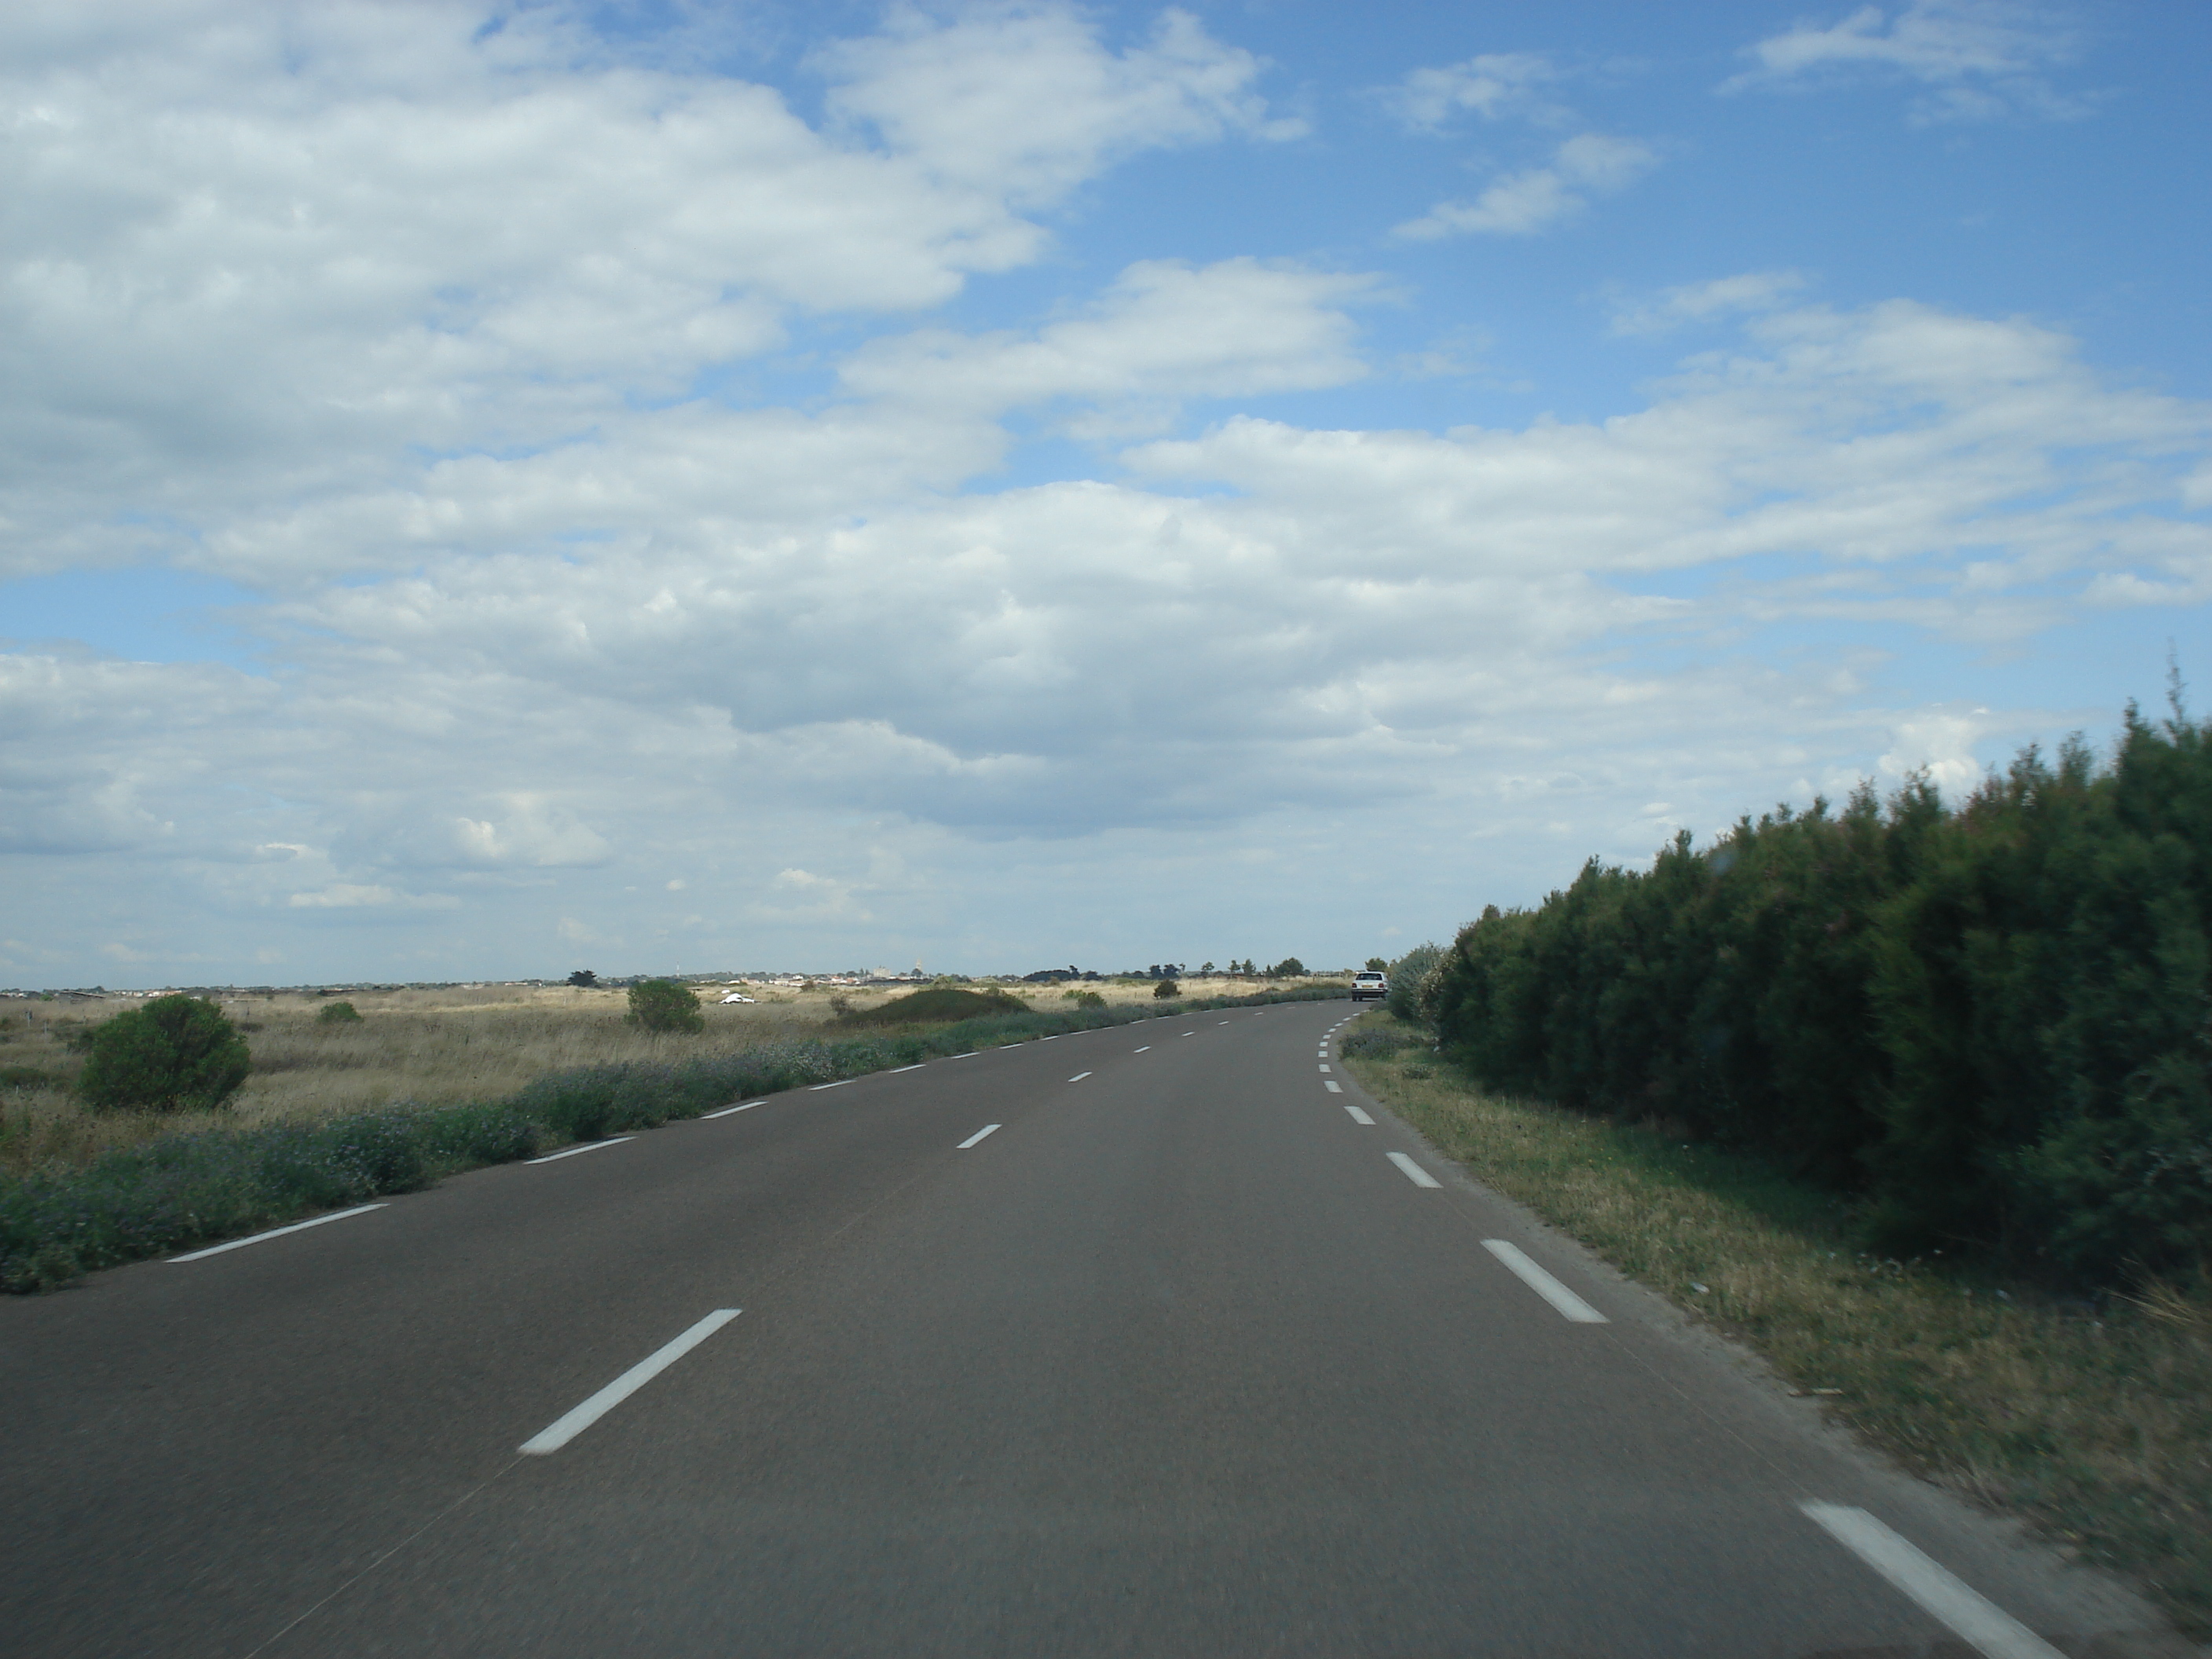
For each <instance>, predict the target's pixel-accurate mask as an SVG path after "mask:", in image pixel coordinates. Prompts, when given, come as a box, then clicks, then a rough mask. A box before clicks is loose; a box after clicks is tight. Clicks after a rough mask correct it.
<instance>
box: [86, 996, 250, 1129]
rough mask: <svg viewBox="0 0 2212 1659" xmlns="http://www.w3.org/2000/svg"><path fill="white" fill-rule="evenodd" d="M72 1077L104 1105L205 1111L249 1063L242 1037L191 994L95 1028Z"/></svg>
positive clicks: (234, 1087) (241, 1078) (232, 1087)
mask: <svg viewBox="0 0 2212 1659" xmlns="http://www.w3.org/2000/svg"><path fill="white" fill-rule="evenodd" d="M88 1050H89V1058H88V1059H87V1060H86V1061H85V1066H84V1070H83V1072H82V1074H80V1076H79V1077H78V1079H77V1090H78V1092H80V1093H81V1094H82V1096H83V1097H84V1098H85V1100H86V1102H87V1103H88V1104H90V1105H92V1106H94V1107H95V1108H97V1109H100V1110H104V1111H132V1110H135V1111H149V1112H178V1111H207V1110H210V1109H213V1108H215V1107H217V1106H220V1105H222V1103H224V1102H226V1101H228V1099H229V1098H230V1097H231V1096H232V1095H234V1094H235V1093H236V1092H237V1091H238V1085H240V1084H241V1083H243V1082H245V1081H246V1073H249V1072H250V1071H252V1069H253V1060H252V1055H251V1054H248V1053H247V1051H246V1039H245V1038H244V1037H242V1036H240V1035H239V1034H238V1028H237V1027H236V1026H234V1025H233V1024H231V1023H230V1021H229V1019H228V1018H227V1017H226V1016H225V1015H224V1013H223V1012H222V1009H220V1008H218V1007H216V1006H215V1004H213V1003H212V1002H203V1001H202V1000H200V999H199V998H197V997H188V996H166V997H155V999H154V1000H152V1001H151V1002H149V1003H147V1004H146V1005H145V1006H143V1007H139V1008H132V1009H130V1010H128V1011H126V1012H123V1013H120V1014H118V1015H116V1017H115V1018H112V1019H111V1020H109V1021H107V1022H106V1024H102V1025H99V1026H96V1027H94V1030H93V1033H92V1040H91V1042H90V1044H89V1045H88Z"/></svg>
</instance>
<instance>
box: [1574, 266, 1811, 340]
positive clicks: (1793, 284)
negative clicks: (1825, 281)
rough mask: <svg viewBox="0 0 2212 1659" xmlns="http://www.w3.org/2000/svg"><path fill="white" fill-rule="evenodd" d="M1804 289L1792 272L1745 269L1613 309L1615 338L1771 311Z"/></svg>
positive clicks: (1803, 283)
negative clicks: (1733, 274) (1734, 273)
mask: <svg viewBox="0 0 2212 1659" xmlns="http://www.w3.org/2000/svg"><path fill="white" fill-rule="evenodd" d="M1804 286H1805V278H1804V276H1803V275H1802V273H1800V272H1797V271H1795V270H1747V271H1743V272H1741V273H1740V274H1738V275H1736V276H1720V277H1716V278H1714V279H1713V280H1712V281H1711V282H1705V283H1686V284H1685V285H1684V286H1682V287H1680V288H1670V289H1665V290H1663V291H1662V293H1661V294H1660V295H1659V296H1658V297H1657V298H1656V300H1650V301H1641V302H1636V303H1628V304H1622V305H1619V306H1616V307H1614V308H1613V332H1614V333H1616V334H1665V333H1668V332H1671V331H1673V330H1674V329H1676V328H1679V327H1680V326H1681V325H1684V324H1685V323H1702V322H1705V321H1708V320H1711V319H1722V318H1733V317H1735V316H1737V315H1741V313H1746V312H1763V311H1772V310H1775V309H1776V308H1778V307H1780V306H1782V305H1784V304H1785V303H1787V302H1788V301H1790V299H1791V298H1792V297H1793V296H1794V295H1796V292H1797V290H1798V289H1802V288H1803V287H1804Z"/></svg>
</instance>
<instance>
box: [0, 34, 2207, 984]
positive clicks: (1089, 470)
mask: <svg viewBox="0 0 2212 1659" xmlns="http://www.w3.org/2000/svg"><path fill="white" fill-rule="evenodd" d="M2209 47H2212V14H2208V13H2207V12H2205V11H2204V10H2203V9H2201V8H2195V7H2185V6H2174V5H2149V4H2125V3H2112V4H2086V3H2085V4H2076V5H2063V6H2062V5H2045V4H2030V3H2010V0H1949V3H1942V0H1917V3H1902V4H1897V3H1893V4H1875V5H1868V6H1854V5H1851V4H1849V3H1844V4H1838V5H1835V6H1831V7H1817V6H1816V7H1811V8H1807V7H1804V6H1802V4H1797V3H1792V4H1784V5H1768V4H1759V3H1740V4H1736V3H1732V4H1712V5H1704V6H1699V7H1692V8H1671V9H1669V8H1655V7H1650V6H1637V5H1627V4H1597V3H1590V4H1561V5H1556V6H1551V7H1546V8H1541V9H1534V8H1527V7H1517V6H1516V7H1509V6H1504V5H1495V6H1483V5H1467V4H1460V5H1434V6H1423V5H1399V6H1393V7H1389V8H1384V9H1352V8H1345V7H1340V6H1324V5H1321V4H1303V3H1249V4H1241V5H1239V4H1221V5H1203V4H1198V5H1189V6H1186V7H1182V8H1175V9H1163V8H1158V7H1152V6H1097V7H1090V8H1081V9H1078V8H1073V7H1066V6H1056V5H1020V6H1006V5H975V6H957V5H945V6H923V7H910V6H902V7H893V8H888V9H884V8H876V7H860V6H842V7H836V6H808V7H798V6H779V5H767V4H763V5H752V6H714V5H657V6H625V5H609V6H601V7H596V8H594V7H568V6H561V5H544V6H520V7H513V6H489V5H483V4H473V5H472V4H462V3H445V0H423V3H415V4H395V3H377V4H374V5H368V4H363V5H348V4H343V3H318V4H316V5H313V6H300V7H287V6H273V5H253V6H246V5H237V4H223V3H199V4H192V3H181V4H179V3H162V4H155V3H150V0H148V3H114V4H99V3H94V4H87V5H83V6H79V7H72V8H69V9H56V10H41V11H39V12H31V11H26V12H24V13H22V14H19V15H13V16H11V17H10V18H9V19H7V20H0V98H5V99H6V100H7V101H8V103H9V106H10V107H9V121H8V123H7V124H6V126H5V128H4V132H5V137H0V167H3V168H4V169H5V170H6V181H5V182H6V188H5V189H4V190H0V204H4V205H0V216H3V217H4V222H5V226H6V235H5V238H4V240H0V258H4V259H5V260H6V261H7V264H8V272H7V281H6V283H0V349H4V351H5V352H6V354H7V361H6V363H5V380H6V383H7V385H8V386H9V388H10V390H9V394H8V397H7V398H6V399H5V400H4V403H0V418H4V419H5V421H6V422H8V428H9V429H8V431H7V432H6V434H5V441H4V442H0V491H4V498H0V733H4V736H0V860H3V861H4V862H0V871H4V881H5V889H4V890H5V891H6V892H7V894H8V895H9V902H8V904H7V906H6V908H5V911H4V913H0V984H5V983H9V982H13V983H18V984H21V985H26V986H39V985H63V984H81V983H90V982H94V981H100V982H105V983H107V984H110V985H142V984H143V985H155V984H163V983H205V982H224V981H236V982H249V983H251V982H302V981H324V980H334V979H343V978H355V977H380V978H398V979H460V978H474V977H480V976H508V975H534V974H546V975H557V974H561V973H565V972H566V971H567V970H568V969H570V968H573V967H578V966H591V967H593V968H595V969H599V971H601V972H603V973H618V972H628V971H635V970H639V969H673V968H682V969H714V968H724V967H728V968H739V967H746V966H768V965H788V966H796V967H806V968H816V969H827V968H832V967H842V966H848V965H860V966H873V965H878V964H892V963H896V964H901V965H904V964H908V963H911V962H913V961H914V960H915V959H916V958H920V959H921V960H923V961H924V962H926V963H928V964H929V965H930V966H932V967H933V968H944V969H959V970H965V971H972V972H982V971H997V970H1002V969H1022V968H1025V967H1030V966H1034V965H1036V963H1054V962H1066V961H1071V960H1072V961H1077V962H1080V963H1085V964H1086V965H1097V966H1101V967H1107V968H1112V967H1119V966H1124V965H1128V964H1131V963H1147V962H1153V961H1158V960H1162V959H1188V960H1190V961H1194V962H1195V961H1199V960H1202V959H1205V958H1207V957H1212V958H1213V959H1215V960H1225V959H1227V958H1229V957H1243V956H1255V957H1263V958H1270V959H1272V958H1273V957H1279V956H1281V955H1284V954H1286V953H1290V952H1295V953H1297V954H1298V955H1299V956H1301V957H1304V958H1305V959H1306V960H1308V961H1309V962H1315V961H1319V962H1326V963H1340V962H1356V961H1358V960H1360V959H1363V958H1364V957H1367V956H1368V955H1370V954H1374V953H1377V952H1379V953H1382V954H1385V955H1391V954H1395V953H1396V951H1399V950H1401V949H1402V948H1404V947H1405V946H1406V945H1410V944H1412V943H1414V942H1417V941H1418V940H1419V939H1422V938H1425V937H1430V936H1443V935H1444V934H1447V933H1449V931H1450V929H1451V928H1452V927H1454V926H1455V925H1456V924H1457V923H1459V922H1460V921H1463V920H1464V919H1465V918H1466V917H1467V916H1468V915H1472V914H1474V912H1475V911H1477V910H1479V909H1480V907H1481V906H1482V905H1483V904H1484V903H1486V902H1501V903H1513V902H1528V901H1529V900H1531V899H1534V898H1535V897H1537V896H1541V894H1542V893H1543V892H1544V891H1545V890H1547V889H1548V888H1550V887H1552V886H1553V885H1556V884H1559V883H1560V882H1563V881H1564V880H1565V879H1567V878H1569V877H1571V874H1572V872H1574V870H1575V869H1576V868H1577V866H1579V865H1580V863H1581V862H1582V861H1583V860H1584V859H1585V858H1587V857H1589V856H1590V855H1592V854H1597V855H1600V856H1603V857H1606V858H1609V859H1617V860H1638V859H1641V858H1644V857H1647V856H1648V855H1649V854H1650V851H1651V850H1652V849H1653V848H1655V847H1656V846H1657V845H1658V844H1659V843H1660V842H1662V840H1664V839H1666V838H1667V837H1668V836H1670V835H1672V834H1673V833H1674V831H1675V830H1676V829H1690V830H1692V832H1693V833H1695V834H1697V835H1699V836H1705V835H1709V834H1710V833H1711V832H1712V831H1713V830H1714V829H1717V828H1718V827H1720V826H1722V825H1723V824H1725V823H1728V822H1729V821H1731V820H1732V819H1733V818H1734V817H1735V816H1736V815H1737V814H1738V813H1739V812H1741V811H1744V810H1747V809H1749V810H1754V811H1755V810H1758V809H1759V808H1760V807H1762V806H1764V805H1767V804H1770V803H1772V802H1774V801H1777V800H1781V799H1790V800H1795V801H1798V802H1801V803H1802V802H1803V801H1805V800H1807V799H1809V798H1810V797H1811V796H1812V795H1813V794H1814V793H1819V792H1826V793H1830V794H1832V795H1833V794H1838V793H1842V792H1844V791H1846V790H1848V789H1849V788H1850V787H1852V785H1853V784H1854V783H1855V782H1856V781H1858V780H1860V779H1864V778H1871V779H1872V780H1874V781H1875V783H1876V784H1877V785H1878V786H1880V787H1893V786H1894V785H1895V784H1896V783H1897V782H1898V781H1900V780H1901V779H1902V778H1903V777H1904V776H1905V775H1907V774H1908V773H1910V772H1911V771H1912V770H1913V769H1920V768H1925V769H1928V770H1929V772H1930V773H1931V775H1933V776H1935V777H1936V779H1937V781H1939V782H1940V783H1941V784H1942V786H1943V787H1945V788H1946V789H1947V790H1949V791H1951V792H1953V793H1957V792H1958V791H1960V790H1962V789H1964V788H1967V787H1972V782H1973V781H1974V780H1975V779H1976V778H1977V777H1978V776H1979V775H1981V774H1982V773H1983V772H1984V770H1985V769H1987V768H1989V767H1990V766H1991V765H1994V764H2000V763H2002V762H2003V761H2004V760H2005V759H2006V758H2008V757H2009V755H2010V754H2011V753H2012V752H2013V751H2014V750H2015V749H2016V748H2017V747H2018V746H2020V745H2021V744H2025V743H2027V742H2030V741H2042V742H2045V743H2048V742H2051V741H2055V740H2056V739H2057V738H2060V737H2063V735H2064V734H2065V733H2066V732H2069V731H2072V730H2075V729H2085V730H2087V731H2088V732H2090V733H2091V734H2092V735H2093V736H2096V737H2100V738H2101V737H2104V736H2107V735H2109V733H2110V732H2111V731H2112V728H2113V726H2114V725H2115V724H2116V722H2117V719H2118V713H2119V710H2120V708H2121V707H2122V705H2123V704H2124V702H2125V701H2126V700H2127V699H2128V698H2130V697H2136V698H2140V699H2142V700H2145V701H2147V702H2153V703H2155V702H2157V701H2158V699H2159V698H2160V696H2161V695H2162V692H2163V687H2164V682H2165V677H2166V658H2167V655H2168V653H2169V651H2171V652H2172V653H2173V654H2174V656H2175V658H2176V659H2177V660H2178V661H2179V665H2180V667H2181V669H2182V671H2183V672H2184V674H2185V676H2188V677H2190V678H2193V679H2195V680H2197V681H2198V682H2202V681H2203V678H2204V677H2205V675H2206V673H2207V672H2208V670H2207V668H2206V666H2205V664H2204V661H2203V656H2204V652H2203V641H2204V639H2205V636H2206V635H2205V629H2204V618H2205V605H2206V601H2207V599H2208V597H2212V528H2208V526H2207V522H2206V515H2207V509H2208V507H2212V356H2208V341H2212V315H2208V307H2212V298H2208V293H2207V289H2206V285H2205V283H2204V282H2203V257H2202V254H2203V249H2204V248H2205V247H2206V246H2212V234H2208V233H2212V225H2208V223H2207V216H2208V214H2209V213H2212V207H2208V201H2207V192H2205V191H2203V189H2202V188H2201V187H2200V185H2201V180H2202V179H2203V176H2204V172H2205V167H2204V162H2205V159H2206V155H2205V152H2206V143H2205V140H2206V133H2207V118H2206V117H2205V115H2204V113H2203V107H2202V104H2203V100H2202V95H2201V83H2202V76H2203V67H2204V65H2205V64H2206V63H2207V61H2208V58H2212V52H2208V48H2209Z"/></svg>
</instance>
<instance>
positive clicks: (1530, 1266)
mask: <svg viewBox="0 0 2212 1659" xmlns="http://www.w3.org/2000/svg"><path fill="white" fill-rule="evenodd" d="M1390 1156H1391V1157H1393V1158H1395V1157H1397V1156H1398V1154H1397V1153H1395V1152H1393V1153H1391V1154H1390ZM1482 1248H1483V1249H1486V1250H1487V1251H1489V1252H1490V1253H1491V1255H1494V1256H1496V1257H1497V1258H1498V1260H1499V1261H1503V1262H1504V1264H1505V1265H1506V1266H1507V1267H1509V1268H1510V1269H1511V1270H1512V1273H1513V1276H1514V1277H1515V1278H1516V1279H1519V1280H1520V1281H1521V1282H1522V1284H1523V1285H1527V1286H1528V1288H1529V1289H1530V1290H1532V1291H1535V1292H1536V1294H1537V1295H1539V1296H1541V1297H1543V1298H1544V1300H1545V1301H1547V1302H1548V1303H1550V1304H1552V1305H1553V1307H1554V1308H1556V1309H1558V1310H1559V1315H1560V1316H1561V1317H1562V1318H1565V1319H1570V1320H1572V1321H1573V1322H1575V1323H1576V1324H1577V1325H1606V1324H1610V1323H1611V1321H1610V1320H1608V1319H1607V1318H1606V1316H1604V1315H1603V1314H1601V1313H1600V1312H1599V1311H1598V1310H1596V1309H1595V1308H1593V1307H1591V1306H1590V1304H1589V1303H1587V1302H1585V1301H1583V1299H1582V1297H1578V1296H1577V1295H1576V1294H1575V1293H1574V1292H1573V1291H1571V1290H1569V1289H1568V1288H1567V1287H1566V1286H1565V1285H1562V1284H1560V1283H1559V1280H1558V1279H1554V1278H1553V1277H1552V1276H1551V1274H1549V1273H1546V1272H1545V1271H1544V1270H1543V1269H1542V1268H1541V1267H1538V1266H1537V1265H1536V1264H1535V1263H1534V1262H1533V1261H1530V1260H1529V1259H1528V1257H1527V1256H1526V1255H1523V1254H1522V1250H1521V1248H1520V1246H1519V1245H1517V1244H1509V1243H1506V1242H1505V1241H1504V1239H1502V1238H1486V1239H1484V1240H1483V1241H1482Z"/></svg>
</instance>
